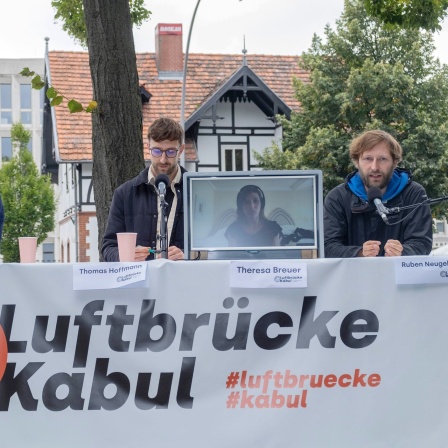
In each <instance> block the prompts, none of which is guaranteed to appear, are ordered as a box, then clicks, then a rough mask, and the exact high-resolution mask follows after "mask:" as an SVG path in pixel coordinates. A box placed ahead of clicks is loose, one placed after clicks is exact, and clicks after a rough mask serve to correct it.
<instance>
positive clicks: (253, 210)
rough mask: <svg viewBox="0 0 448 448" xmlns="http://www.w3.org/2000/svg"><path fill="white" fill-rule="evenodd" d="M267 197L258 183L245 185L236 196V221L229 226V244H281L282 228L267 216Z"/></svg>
mask: <svg viewBox="0 0 448 448" xmlns="http://www.w3.org/2000/svg"><path fill="white" fill-rule="evenodd" d="M265 204H266V199H265V196H264V193H263V190H262V189H261V188H260V187H258V186H257V185H245V186H244V187H243V188H241V190H240V191H239V192H238V195H237V197H236V206H237V209H236V216H237V218H236V221H235V222H233V223H232V224H230V226H229V227H228V228H227V230H226V233H225V237H226V238H227V241H228V242H229V246H234V247H257V246H280V241H281V237H282V236H283V234H282V228H281V227H280V225H279V224H278V223H277V222H275V221H271V220H269V219H267V218H266V216H265V215H264V207H265Z"/></svg>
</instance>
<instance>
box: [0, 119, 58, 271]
mask: <svg viewBox="0 0 448 448" xmlns="http://www.w3.org/2000/svg"><path fill="white" fill-rule="evenodd" d="M30 137H31V134H30V132H29V131H27V130H26V129H25V128H24V127H23V125H22V124H21V123H14V124H13V125H12V128H11V139H12V142H13V146H14V150H15V151H14V152H15V154H14V157H13V158H12V159H11V160H10V161H8V162H3V164H2V167H1V168H0V193H1V195H2V200H3V204H4V209H5V224H4V227H3V240H2V246H1V251H2V254H3V257H4V258H3V260H4V261H5V262H7V263H11V262H18V261H19V258H20V257H19V245H18V237H19V236H37V240H38V243H42V241H44V240H45V238H46V237H47V234H48V232H51V231H52V230H53V229H54V215H55V210H56V200H55V196H54V192H53V188H52V186H51V182H50V177H49V175H41V174H39V172H38V169H37V166H36V164H35V163H34V161H33V156H32V154H31V153H30V151H28V149H27V144H28V142H29V140H30Z"/></svg>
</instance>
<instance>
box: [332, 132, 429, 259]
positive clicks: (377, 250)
mask: <svg viewBox="0 0 448 448" xmlns="http://www.w3.org/2000/svg"><path fill="white" fill-rule="evenodd" d="M350 158H351V159H352V161H353V164H354V165H355V167H356V168H357V170H356V171H355V172H353V173H351V174H350V175H348V176H347V178H346V180H345V182H344V183H343V184H341V185H338V186H337V187H336V188H334V189H333V190H331V191H330V192H329V193H328V195H327V196H326V198H325V202H324V240H325V256H326V257H328V258H349V257H376V256H385V257H391V256H400V255H428V254H429V253H430V252H431V249H432V217H431V210H430V207H429V205H428V204H427V203H425V201H427V200H428V198H427V196H426V192H425V189H424V188H423V187H422V186H421V185H420V184H418V183H417V182H414V181H413V180H412V175H411V173H410V172H409V171H407V170H404V169H400V168H397V165H398V163H399V162H400V161H401V159H402V148H401V146H400V144H399V143H398V142H397V141H396V140H395V139H394V138H393V137H392V136H391V135H390V134H388V133H387V132H384V131H380V130H372V131H367V132H365V133H363V134H361V135H360V136H358V137H357V138H355V139H354V140H353V141H352V143H351V145H350ZM374 187H375V190H373V189H372V188H374ZM370 189H372V190H370ZM369 190H370V192H372V191H378V192H379V198H378V199H380V200H381V201H382V203H384V206H385V207H386V211H388V212H389V211H390V210H391V209H393V208H399V209H401V211H399V212H394V213H390V214H387V215H386V216H385V217H384V216H383V217H381V216H380V214H379V213H378V212H377V208H376V206H375V205H374V204H373V203H372V199H374V198H372V197H371V196H372V195H370V194H369ZM377 196H378V195H377ZM381 196H382V197H381ZM369 199H370V201H369ZM417 204H422V205H419V206H416V207H410V208H407V209H406V208H405V209H404V210H403V209H402V208H403V207H406V206H409V205H417Z"/></svg>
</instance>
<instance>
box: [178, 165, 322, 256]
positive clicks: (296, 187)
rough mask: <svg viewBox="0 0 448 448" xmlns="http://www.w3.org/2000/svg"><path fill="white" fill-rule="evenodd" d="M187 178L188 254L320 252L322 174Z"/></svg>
mask: <svg viewBox="0 0 448 448" xmlns="http://www.w3.org/2000/svg"><path fill="white" fill-rule="evenodd" d="M184 176H185V177H184V182H185V186H184V188H185V191H184V201H185V203H184V213H185V237H186V244H187V250H192V251H210V252H213V251H233V252H234V251H240V252H252V253H257V252H259V251H277V252H278V251H279V250H281V251H288V250H298V249H318V247H319V241H318V239H319V236H320V235H319V230H320V224H319V218H320V217H321V213H319V206H320V207H321V199H320V195H321V182H322V179H321V172H320V171H292V172H291V171H255V172H252V171H251V172H232V173H228V172H227V173H222V172H219V173H185V175H184ZM319 215H320V216H319ZM236 253H238V252H236ZM276 258H278V257H276ZM285 258H288V257H287V256H285Z"/></svg>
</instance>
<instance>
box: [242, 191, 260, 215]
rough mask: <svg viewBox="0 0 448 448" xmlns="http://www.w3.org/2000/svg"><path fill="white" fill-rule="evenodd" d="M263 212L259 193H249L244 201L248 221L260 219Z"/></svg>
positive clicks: (244, 211) (244, 210)
mask: <svg viewBox="0 0 448 448" xmlns="http://www.w3.org/2000/svg"><path fill="white" fill-rule="evenodd" d="M260 211H261V201H260V196H258V194H257V193H255V192H252V193H249V194H248V195H247V196H246V197H245V199H244V200H243V213H244V215H245V216H246V218H247V219H248V220H253V219H256V218H258V217H259V215H260Z"/></svg>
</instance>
